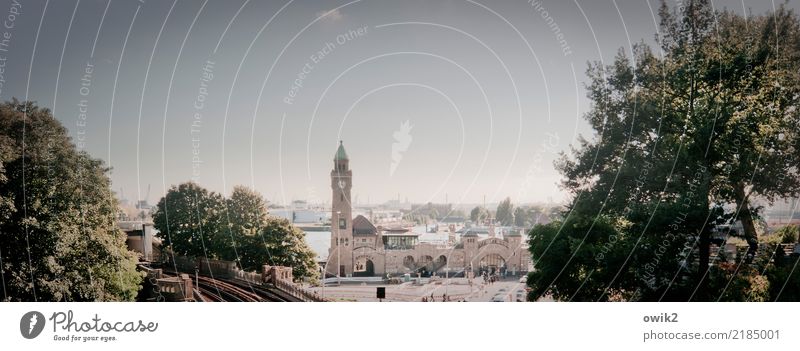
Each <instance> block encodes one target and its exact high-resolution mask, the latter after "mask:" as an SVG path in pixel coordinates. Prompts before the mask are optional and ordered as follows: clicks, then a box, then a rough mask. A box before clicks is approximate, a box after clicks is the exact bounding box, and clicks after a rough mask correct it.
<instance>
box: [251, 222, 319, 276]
mask: <svg viewBox="0 0 800 351" xmlns="http://www.w3.org/2000/svg"><path fill="white" fill-rule="evenodd" d="M250 242H251V243H252V244H251V246H250V247H251V249H254V248H256V247H257V248H258V250H255V252H254V253H253V255H254V256H255V257H256V258H257V259H258V261H259V262H263V263H267V264H270V265H276V266H287V267H292V275H294V278H295V280H299V279H302V278H308V279H309V280H310V281H311V282H316V281H317V279H319V265H318V264H317V262H316V254H315V253H314V251H313V250H312V249H311V248H310V247H309V246H308V244H307V243H306V240H305V233H304V232H303V231H302V230H300V229H298V228H297V227H295V226H293V225H292V224H291V223H289V221H288V220H286V219H282V218H276V217H269V218H267V221H266V223H265V225H264V226H263V227H262V228H261V231H260V234H259V236H258V237H252V238H251V241H250ZM263 263H262V264H263Z"/></svg>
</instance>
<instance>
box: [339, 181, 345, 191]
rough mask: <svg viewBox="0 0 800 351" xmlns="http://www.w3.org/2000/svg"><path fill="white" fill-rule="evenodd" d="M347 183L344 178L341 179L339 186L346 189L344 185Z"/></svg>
mask: <svg viewBox="0 0 800 351" xmlns="http://www.w3.org/2000/svg"><path fill="white" fill-rule="evenodd" d="M346 185H347V182H345V181H344V179H339V188H340V189H344V187H345V186H346Z"/></svg>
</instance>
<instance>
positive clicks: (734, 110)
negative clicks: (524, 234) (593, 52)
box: [529, 0, 800, 301]
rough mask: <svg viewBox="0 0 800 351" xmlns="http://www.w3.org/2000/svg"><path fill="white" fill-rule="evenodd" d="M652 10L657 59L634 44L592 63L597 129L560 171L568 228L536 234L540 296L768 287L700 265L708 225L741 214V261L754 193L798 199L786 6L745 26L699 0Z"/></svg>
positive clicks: (753, 242) (664, 295)
mask: <svg viewBox="0 0 800 351" xmlns="http://www.w3.org/2000/svg"><path fill="white" fill-rule="evenodd" d="M660 16H661V30H660V34H659V36H658V37H657V39H658V43H659V44H660V45H661V48H660V49H661V50H660V52H659V53H658V54H656V53H654V52H653V50H652V49H651V48H650V47H649V46H648V45H646V44H637V45H635V46H634V47H633V48H632V50H631V52H632V56H631V57H628V56H626V54H625V53H624V52H623V51H620V53H619V54H618V55H617V57H616V59H615V60H614V62H613V63H612V64H611V65H609V66H603V65H601V64H599V63H596V64H592V65H590V67H589V70H588V76H589V80H590V82H589V84H588V86H587V90H588V97H589V99H590V100H591V101H592V108H591V110H590V111H589V112H588V113H587V114H586V119H587V120H588V122H589V123H590V126H591V128H592V129H593V131H594V132H595V135H594V136H593V138H590V139H585V138H581V139H580V140H579V145H578V146H577V147H576V148H575V149H574V150H573V152H572V155H570V156H567V155H562V158H561V159H560V160H559V161H558V162H557V164H556V166H557V167H558V169H559V170H560V171H561V173H562V174H563V175H564V178H565V180H564V182H563V187H564V188H565V189H566V190H567V191H568V192H569V193H570V194H571V195H572V202H571V203H570V204H569V206H567V208H566V210H565V211H564V213H563V215H564V217H565V219H564V220H563V221H562V222H559V223H558V224H555V223H554V224H552V225H549V226H537V227H536V228H534V230H533V232H532V234H533V235H534V237H535V238H533V239H531V240H532V242H531V251H532V253H533V255H534V261H535V262H536V267H537V269H541V268H542V267H545V268H547V267H550V269H544V270H543V271H542V272H541V273H537V274H538V275H539V276H540V278H541V279H538V280H537V279H534V281H533V282H531V283H529V284H532V286H531V287H532V288H533V290H534V291H533V292H532V293H533V294H534V295H535V296H540V295H542V294H552V295H554V296H555V297H557V298H561V299H576V300H606V299H610V298H611V297H609V296H614V297H618V296H623V297H626V298H630V299H642V300H683V301H686V300H690V299H691V300H716V299H718V298H723V299H736V298H746V299H750V300H762V299H764V296H765V295H764V294H765V291H767V290H769V289H772V286H773V285H774V284H772V283H774V282H764V281H763V279H764V277H763V276H761V275H760V274H759V272H760V271H759V272H755V273H752V274H751V273H750V272H745V271H743V270H734V271H732V272H729V271H727V270H720V269H719V267H712V268H709V267H710V266H709V264H708V263H709V261H710V260H709V253H710V245H711V242H712V238H711V230H712V229H713V228H714V227H715V226H717V225H719V224H723V223H732V222H734V221H737V220H738V221H741V223H742V225H743V227H744V238H745V239H746V241H747V243H748V244H749V249H748V255H747V257H746V260H747V262H745V263H744V265H745V266H747V265H748V264H749V262H750V261H751V260H752V258H753V257H755V256H756V253H757V248H758V239H757V237H758V234H757V228H756V224H757V223H756V222H757V221H758V220H759V218H758V216H759V210H760V208H758V207H755V206H753V205H752V202H751V199H752V198H753V197H756V196H757V197H759V198H762V199H765V200H766V201H767V202H772V201H774V200H776V199H778V198H783V197H793V196H797V195H798V192H800V175H799V174H798V170H797V164H800V133H798V126H800V115H798V114H799V113H800V109H798V107H799V106H798V105H800V79H798V78H800V77H799V76H798V75H800V59H799V58H800V51H798V48H800V45H798V44H800V25H798V23H799V21H798V17H797V15H796V14H794V13H793V12H792V11H789V10H786V9H785V8H784V7H783V6H780V7H778V8H777V9H776V10H775V12H774V13H771V14H768V15H762V16H753V15H748V17H746V18H745V17H741V16H738V15H736V14H734V13H731V12H728V11H715V10H714V9H713V8H712V6H711V4H710V3H709V2H708V1H705V0H694V1H690V2H689V3H688V4H686V6H684V7H682V12H676V11H672V10H671V9H670V8H669V7H668V6H667V5H666V3H665V2H662V6H661V10H660ZM560 223H563V226H561V224H560ZM620 224H622V225H620ZM612 228H613V229H614V231H616V232H617V234H614V235H613V236H612V234H611V233H614V231H612V230H611V229H612ZM604 237H605V239H604ZM612 237H613V238H614V239H613V242H612V240H610V239H609V238H612ZM540 240H544V241H540ZM598 247H602V248H603V251H604V252H603V255H602V256H603V257H602V259H596V258H598V257H599V255H598V254H597V250H598ZM539 250H540V251H539ZM770 254H772V252H770V251H769V250H767V252H764V253H761V256H763V255H766V256H767V257H768V256H769V255H770ZM593 255H594V257H595V259H594V260H593V259H591V257H592V256H593ZM620 258H623V260H622V261H618V260H619V259H620ZM697 262H699V263H697ZM537 281H541V282H537ZM723 281H724V282H726V283H725V284H720V282H723ZM715 286H716V287H719V286H722V288H720V289H724V287H725V286H727V287H728V288H729V289H738V291H736V292H722V291H714V289H712V288H713V287H715ZM601 287H602V288H601ZM725 294H729V295H725ZM720 296H722V297H720Z"/></svg>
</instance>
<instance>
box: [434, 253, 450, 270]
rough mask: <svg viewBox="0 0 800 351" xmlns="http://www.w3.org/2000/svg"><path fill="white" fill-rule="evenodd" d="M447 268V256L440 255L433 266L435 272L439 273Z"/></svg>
mask: <svg viewBox="0 0 800 351" xmlns="http://www.w3.org/2000/svg"><path fill="white" fill-rule="evenodd" d="M446 266H447V257H446V256H445V255H440V256H439V257H437V258H436V262H435V263H434V264H433V271H434V272H438V271H440V270H442V269H444V267H446Z"/></svg>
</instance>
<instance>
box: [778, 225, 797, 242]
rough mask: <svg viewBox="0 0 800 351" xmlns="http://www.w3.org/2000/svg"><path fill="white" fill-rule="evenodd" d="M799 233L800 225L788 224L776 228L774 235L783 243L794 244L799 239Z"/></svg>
mask: <svg viewBox="0 0 800 351" xmlns="http://www.w3.org/2000/svg"><path fill="white" fill-rule="evenodd" d="M798 233H800V227H798V226H796V225H787V226H785V227H782V228H780V229H778V230H776V231H775V233H773V234H772V235H773V236H775V237H776V238H779V240H780V242H781V244H794V243H796V242H797V240H798Z"/></svg>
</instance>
